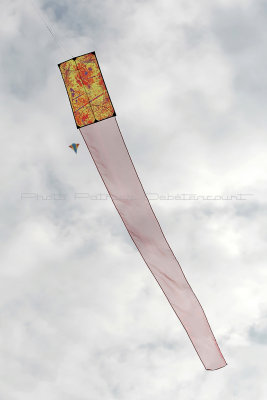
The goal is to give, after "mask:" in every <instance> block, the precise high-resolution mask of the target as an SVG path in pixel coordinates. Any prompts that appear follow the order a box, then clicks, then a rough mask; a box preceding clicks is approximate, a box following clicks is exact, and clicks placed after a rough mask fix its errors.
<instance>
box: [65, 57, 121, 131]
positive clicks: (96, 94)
mask: <svg viewBox="0 0 267 400" xmlns="http://www.w3.org/2000/svg"><path fill="white" fill-rule="evenodd" d="M59 69H60V72H61V75H62V78H63V80H64V83H65V86H66V90H67V93H68V96H69V99H70V104H71V107H72V111H73V115H74V118H75V122H76V125H77V128H82V127H83V126H86V125H89V124H93V123H94V122H98V121H102V120H103V119H106V118H109V117H113V116H114V115H115V111H114V108H113V105H112V103H111V100H110V97H109V94H108V91H107V88H106V85H105V82H104V80H103V77H102V74H101V71H100V68H99V65H98V62H97V58H96V55H95V53H94V52H93V53H88V54H85V55H82V56H79V57H75V58H72V59H71V60H68V61H64V62H63V63H61V64H59Z"/></svg>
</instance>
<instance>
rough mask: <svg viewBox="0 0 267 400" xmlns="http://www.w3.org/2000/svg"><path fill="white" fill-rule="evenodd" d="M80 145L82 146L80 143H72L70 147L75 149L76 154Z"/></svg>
mask: <svg viewBox="0 0 267 400" xmlns="http://www.w3.org/2000/svg"><path fill="white" fill-rule="evenodd" d="M79 146H80V145H79V143H72V144H71V145H69V147H70V148H71V149H72V150H74V151H75V153H76V154H77V150H78V147H79Z"/></svg>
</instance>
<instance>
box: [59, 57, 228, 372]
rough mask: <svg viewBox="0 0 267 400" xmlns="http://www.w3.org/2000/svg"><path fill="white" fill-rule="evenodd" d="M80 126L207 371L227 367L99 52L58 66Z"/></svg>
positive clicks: (127, 225) (114, 199) (138, 245)
mask: <svg viewBox="0 0 267 400" xmlns="http://www.w3.org/2000/svg"><path fill="white" fill-rule="evenodd" d="M58 66H59V69H60V72H61V75H62V78H63V81H64V84H65V87H66V90H67V93H68V97H69V100H70V105H71V108H72V112H73V115H74V119H75V122H76V126H77V128H78V129H79V130H80V133H81V135H82V137H83V139H84V142H85V144H86V146H87V148H88V150H89V153H90V154H91V156H92V158H93V161H94V163H95V166H96V168H97V170H98V172H99V174H100V176H101V178H102V181H103V183H104V185H105V187H106V189H107V191H108V193H109V195H110V198H111V199H112V202H113V204H114V206H115V208H116V209H117V211H118V213H119V215H120V217H121V219H122V221H123V223H124V225H125V228H126V229H127V231H128V233H129V235H130V236H131V238H132V240H133V242H134V244H135V246H136V248H137V250H138V251H139V252H140V254H141V256H142V258H143V260H144V262H145V263H146V265H147V267H148V268H149V269H150V271H151V273H152V275H153V276H154V278H155V279H156V281H157V283H158V285H159V286H160V287H161V289H162V291H163V293H164V294H165V296H166V298H167V300H168V302H169V303H170V305H171V307H172V308H173V310H174V312H175V314H176V315H177V317H178V319H179V320H180V322H181V323H182V325H183V326H184V328H185V330H186V332H187V334H188V336H189V338H190V340H191V342H192V344H193V346H194V348H195V350H196V352H197V354H198V356H199V358H200V360H201V361H202V363H203V365H204V367H205V368H206V369H207V370H215V369H219V368H222V367H224V366H225V365H226V361H225V359H224V357H223V355H222V353H221V351H220V348H219V346H218V344H217V341H216V339H215V337H214V335H213V332H212V330H211V327H210V325H209V322H208V320H207V317H206V315H205V313H204V310H203V308H202V306H201V304H200V303H199V301H198V299H197V297H196V295H195V293H194V292H193V290H192V289H191V286H190V285H189V283H188V281H187V279H186V277H185V275H184V273H183V271H182V269H181V267H180V264H179V262H178V261H177V259H176V257H175V255H174V253H173V251H172V250H171V248H170V246H169V244H168V242H167V239H166V238H165V236H164V233H163V231H162V229H161V227H160V224H159V222H158V220H157V218H156V216H155V214H154V211H153V209H152V207H151V205H150V202H149V200H148V198H147V196H146V193H145V191H144V188H143V186H142V184H141V181H140V179H139V177H138V175H137V172H136V169H135V167H134V164H133V162H132V159H131V157H130V154H129V152H128V149H127V147H126V145H125V142H124V139H123V136H122V134H121V131H120V129H119V126H118V122H117V120H116V114H115V110H114V107H113V105H112V102H111V99H110V96H109V93H108V91H107V88H106V85H105V82H104V79H103V76H102V73H101V70H100V67H99V64H98V61H97V58H96V54H95V52H91V53H88V54H84V55H81V56H79V57H74V58H72V59H70V60H67V61H64V62H62V63H60V64H58Z"/></svg>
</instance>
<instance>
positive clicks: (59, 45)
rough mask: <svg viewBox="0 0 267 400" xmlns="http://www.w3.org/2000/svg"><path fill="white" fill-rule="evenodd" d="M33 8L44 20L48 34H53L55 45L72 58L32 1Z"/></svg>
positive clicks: (31, 0)
mask: <svg viewBox="0 0 267 400" xmlns="http://www.w3.org/2000/svg"><path fill="white" fill-rule="evenodd" d="M30 2H31V4H32V6H33V8H34V9H35V11H36V12H37V14H38V15H39V17H40V19H41V20H42V22H43V24H44V26H45V27H46V29H47V30H48V32H49V33H50V34H51V36H52V37H53V39H54V41H55V43H56V44H57V45H58V47H61V49H62V50H64V51H65V53H68V54H69V55H71V57H73V55H72V54H71V53H70V52H69V51H68V50H67V49H65V47H64V46H63V44H62V43H60V41H59V40H58V39H57V37H56V34H55V33H54V32H53V30H52V28H51V27H50V26H49V25H48V23H47V22H46V20H45V18H44V15H43V13H42V11H41V10H39V9H38V8H37V6H36V5H35V3H34V2H33V0H30Z"/></svg>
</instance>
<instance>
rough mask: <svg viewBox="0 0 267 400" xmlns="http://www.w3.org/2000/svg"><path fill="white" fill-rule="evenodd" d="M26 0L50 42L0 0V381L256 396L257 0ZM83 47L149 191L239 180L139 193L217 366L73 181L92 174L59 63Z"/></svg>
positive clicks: (21, 10)
mask: <svg viewBox="0 0 267 400" xmlns="http://www.w3.org/2000/svg"><path fill="white" fill-rule="evenodd" d="M35 4H36V7H37V9H38V8H39V9H42V12H43V15H44V18H45V21H47V22H48V23H49V24H51V26H52V27H53V32H55V34H56V40H57V41H59V42H60V43H61V46H62V47H60V46H57V43H56V41H55V40H53V38H52V36H51V35H50V33H49V32H48V30H47V28H46V27H45V25H44V23H43V21H42V20H41V19H40V17H39V13H38V11H36V7H33V6H32V5H31V2H29V3H25V2H21V1H12V2H11V1H8V2H7V1H6V2H3V7H2V17H1V24H0V25H1V44H0V49H1V54H2V61H1V88H2V98H3V105H2V107H1V111H2V113H1V119H0V124H1V134H2V141H1V143H2V146H1V187H2V189H3V190H2V196H1V199H0V203H1V209H2V218H1V259H2V262H1V279H0V293H1V294H0V296H1V335H0V346H1V347H0V351H1V357H0V359H1V361H0V363H1V368H0V376H1V382H2V384H1V387H0V398H3V399H5V400H24V399H27V400H33V399H36V398H38V399H41V400H42V399H44V400H46V399H49V400H50V399H51V400H54V399H55V400H56V399H59V398H60V399H61V398H62V399H66V400H83V399H88V398H89V399H94V400H97V399H101V400H102V399H108V400H112V399H114V400H115V399H123V400H124V399H127V400H131V399H132V400H136V399H138V400H147V399H152V398H153V399H154V400H161V399H162V398H166V399H167V400H170V399H173V398H177V397H178V398H181V399H183V400H191V399H195V398H197V399H198V400H209V399H216V400H221V399H225V398H227V399H242V400H243V399H244V400H246V399H248V400H250V399H251V397H254V398H257V399H259V400H264V399H265V398H266V395H267V387H266V384H265V381H266V379H265V376H264V371H265V369H266V365H265V358H266V351H267V350H266V340H265V335H266V301H267V299H266V295H265V292H266V280H267V277H266V273H265V264H266V261H265V260H266V229H265V226H266V202H265V199H266V184H265V182H266V179H265V171H266V157H265V154H266V146H267V139H266V134H265V131H266V122H267V121H266V111H265V104H266V96H267V91H266V88H265V86H266V84H265V70H266V68H265V67H266V65H265V64H266V60H265V58H266V57H265V55H264V54H265V48H266V39H267V38H266V33H265V26H266V15H267V14H266V8H264V5H263V3H262V2H261V1H260V0H256V1H253V2H252V1H243V0H242V2H241V1H239V0H236V1H231V2H229V1H226V0H216V1H215V2H214V1H211V0H201V1H199V2H195V1H191V0H190V1H181V0H179V1H174V0H168V1H164V2H162V1H135V2H128V3H127V2H122V1H113V0H106V1H102V2H98V1H90V2H88V1H83V0H78V1H76V2H75V5H74V3H73V2H71V1H68V0H66V1H59V0H57V1H53V2H51V1H36V2H35ZM65 49H66V50H65ZM92 50H96V53H97V55H98V58H99V61H100V64H101V68H102V71H103V74H104V77H105V81H106V83H107V86H108V89H109V92H110V95H111V97H112V101H113V103H114V106H115V109H116V112H117V115H118V122H119V124H120V127H121V130H122V132H123V135H124V137H125V140H126V143H127V145H128V148H129V151H130V153H131V155H132V157H133V160H134V162H135V165H136V168H137V171H138V173H139V175H140V177H141V180H142V182H143V184H144V187H145V189H146V191H147V192H152V193H157V194H159V195H160V194H162V195H166V194H168V193H172V194H182V193H195V194H197V195H236V194H237V193H249V194H251V195H252V196H248V197H247V200H244V201H241V200H232V201H227V200H225V201H223V200H217V201H215V200H201V199H199V200H188V201H185V200H176V201H175V200H170V201H168V200H165V201H164V200H155V201H152V206H153V207H154V210H155V211H156V214H157V216H158V219H159V221H160V223H161V224H162V227H163V231H164V232H165V234H166V236H167V239H168V240H169V242H170V244H171V246H172V248H173V250H174V252H175V254H176V255H177V258H178V260H179V261H180V262H181V265H182V268H183V270H184V272H185V274H186V276H187V278H188V280H189V282H190V284H191V285H192V287H193V289H194V291H195V292H196V294H197V296H198V297H199V300H200V301H201V303H202V305H203V307H204V309H205V311H206V313H207V316H208V319H209V321H210V323H211V326H212V328H213V330H214V333H215V336H216V337H217V339H218V342H219V345H220V347H221V349H222V352H223V354H224V355H225V358H226V360H227V362H228V364H229V365H228V366H227V367H226V368H224V369H222V370H219V371H215V372H211V373H208V372H206V371H204V370H203V367H202V365H201V363H200V361H199V359H198V357H197V356H196V354H195V351H194V349H193V348H192V345H191V343H190V341H189V340H188V338H187V335H186V333H185V332H184V330H183V328H182V326H181V325H180V324H179V321H177V319H176V317H175V315H174V313H173V312H172V310H171V309H170V307H169V305H168V303H167V301H166V300H165V297H164V296H163V295H162V293H161V291H160V290H159V288H158V285H157V283H156V282H155V281H154V279H153V277H152V275H151V274H150V272H149V271H148V269H147V267H146V266H145V264H144V263H143V261H142V259H141V257H140V255H139V254H138V253H137V251H136V249H135V246H134V245H133V244H132V242H131V240H130V238H129V236H128V234H127V232H126V230H125V228H124V226H123V224H122V223H121V221H120V218H119V216H118V215H117V213H116V210H115V209H114V207H113V205H112V204H111V202H110V201H109V200H102V201H97V200H90V199H77V198H75V193H89V194H90V195H92V196H94V195H96V194H99V193H105V189H104V187H103V184H102V182H101V179H100V177H99V175H98V173H97V171H96V170H95V167H94V164H93V162H92V160H91V158H90V155H89V154H88V152H87V149H86V148H85V147H84V146H83V144H82V141H81V138H80V136H79V134H78V131H77V130H76V127H75V124H74V121H73V117H72V113H71V110H70V106H69V102H68V99H67V95H66V93H65V88H64V85H63V82H62V80H61V76H60V74H59V71H58V67H57V63H59V62H61V61H63V60H64V59H67V58H69V57H70V55H69V53H71V54H73V53H74V55H79V54H83V53H86V52H87V51H92ZM72 142H77V143H78V142H80V143H81V146H80V147H79V151H78V155H77V156H76V155H75V154H74V153H73V152H71V150H70V149H69V148H68V145H69V144H70V143H72ZM21 193H33V194H35V198H32V199H26V198H21ZM55 195H62V196H63V195H65V199H64V200H55V197H53V196H55ZM37 196H38V197H37ZM42 196H43V197H42ZM47 196H50V197H51V196H52V199H51V200H44V199H45V198H46V197H47ZM24 197H25V196H24ZM42 198H43V199H42Z"/></svg>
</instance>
